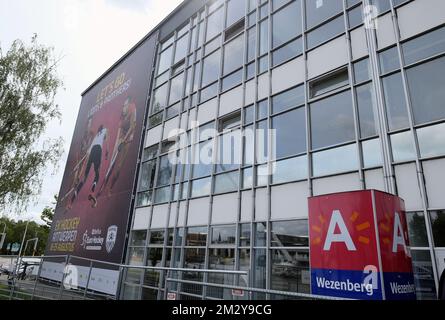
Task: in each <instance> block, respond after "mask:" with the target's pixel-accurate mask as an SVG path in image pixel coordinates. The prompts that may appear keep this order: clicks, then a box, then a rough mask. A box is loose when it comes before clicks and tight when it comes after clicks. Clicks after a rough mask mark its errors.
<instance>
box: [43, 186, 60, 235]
mask: <svg viewBox="0 0 445 320" xmlns="http://www.w3.org/2000/svg"><path fill="white" fill-rule="evenodd" d="M52 205H53V207H48V206H46V207H45V208H44V209H43V211H42V214H41V215H40V219H42V221H43V222H45V224H46V225H45V227H47V228H48V229H51V223H52V222H53V218H54V211H55V207H56V205H57V194H56V195H54V202H52Z"/></svg>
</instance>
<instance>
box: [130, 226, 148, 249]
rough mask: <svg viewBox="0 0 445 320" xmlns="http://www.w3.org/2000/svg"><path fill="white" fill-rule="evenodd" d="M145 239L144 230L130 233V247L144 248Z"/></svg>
mask: <svg viewBox="0 0 445 320" xmlns="http://www.w3.org/2000/svg"><path fill="white" fill-rule="evenodd" d="M146 238H147V231H146V230H136V231H132V233H131V242H130V245H132V246H145V243H146Z"/></svg>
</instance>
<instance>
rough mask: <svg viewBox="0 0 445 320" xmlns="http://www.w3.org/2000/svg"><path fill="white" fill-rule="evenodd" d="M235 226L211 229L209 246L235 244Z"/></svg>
mask: <svg viewBox="0 0 445 320" xmlns="http://www.w3.org/2000/svg"><path fill="white" fill-rule="evenodd" d="M235 235H236V226H235V225H232V226H215V227H212V242H211V244H235V239H236V236H235Z"/></svg>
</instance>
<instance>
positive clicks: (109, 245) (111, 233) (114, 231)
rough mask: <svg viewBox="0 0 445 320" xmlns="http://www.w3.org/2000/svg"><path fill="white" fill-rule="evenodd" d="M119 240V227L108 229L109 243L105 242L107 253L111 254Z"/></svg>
mask: <svg viewBox="0 0 445 320" xmlns="http://www.w3.org/2000/svg"><path fill="white" fill-rule="evenodd" d="M116 238H117V226H114V225H113V226H110V227H109V228H108V232H107V241H106V242H105V249H107V252H108V253H110V252H111V251H112V250H113V248H114V244H115V243H116Z"/></svg>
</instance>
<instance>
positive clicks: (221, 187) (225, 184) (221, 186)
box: [215, 171, 239, 193]
mask: <svg viewBox="0 0 445 320" xmlns="http://www.w3.org/2000/svg"><path fill="white" fill-rule="evenodd" d="M238 177H239V175H238V171H233V172H229V173H225V174H219V175H217V176H215V193H223V192H232V191H236V190H238V180H239V178H238Z"/></svg>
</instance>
